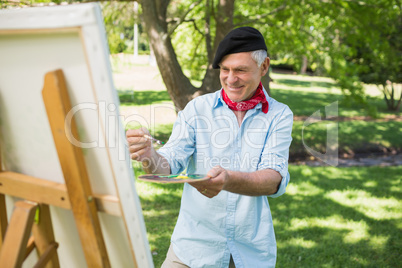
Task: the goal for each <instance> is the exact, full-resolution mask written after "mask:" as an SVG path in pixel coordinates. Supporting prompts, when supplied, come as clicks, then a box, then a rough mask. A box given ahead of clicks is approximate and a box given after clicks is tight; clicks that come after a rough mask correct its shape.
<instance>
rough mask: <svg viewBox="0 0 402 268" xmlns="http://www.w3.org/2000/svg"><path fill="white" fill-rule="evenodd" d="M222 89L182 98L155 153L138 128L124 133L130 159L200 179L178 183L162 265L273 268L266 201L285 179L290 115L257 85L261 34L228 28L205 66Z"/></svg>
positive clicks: (263, 65)
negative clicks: (175, 209) (178, 194)
mask: <svg viewBox="0 0 402 268" xmlns="http://www.w3.org/2000/svg"><path fill="white" fill-rule="evenodd" d="M213 67H214V68H216V69H217V68H219V69H220V81H221V85H222V89H221V90H219V91H217V92H215V93H211V94H206V95H203V96H200V97H198V98H195V99H194V100H192V101H190V102H189V103H188V104H187V106H186V107H185V109H184V110H183V111H181V112H179V114H178V118H177V121H176V123H175V124H174V126H173V131H172V135H171V137H170V139H169V141H168V143H167V144H166V145H165V146H164V147H162V148H161V149H160V150H159V151H158V152H156V151H155V149H154V148H153V147H152V144H151V141H150V140H149V139H146V138H144V135H145V134H148V131H147V130H146V129H139V130H129V131H127V140H128V143H129V145H130V147H129V149H130V153H131V158H132V159H133V160H137V161H141V162H142V163H143V167H144V170H145V171H146V172H147V173H163V174H170V173H172V174H176V173H180V172H181V171H183V170H185V169H187V173H189V174H206V176H207V177H209V179H208V180H206V181H202V182H194V183H191V184H187V183H186V184H184V189H183V196H182V201H181V207H180V213H179V217H178V220H177V224H176V227H175V230H174V232H173V235H172V239H171V246H170V248H169V251H168V254H167V258H166V260H165V262H164V264H163V265H162V267H225V268H226V267H238V268H239V267H252V268H253V267H275V262H276V242H275V235H274V229H273V224H272V217H271V212H270V208H269V204H268V200H267V197H266V196H270V197H277V196H280V195H282V194H283V193H284V192H285V188H286V186H287V184H288V182H289V173H288V154H289V146H290V143H291V140H292V138H291V131H292V124H293V114H292V112H291V111H290V109H289V108H288V107H287V106H286V105H284V104H281V103H279V102H277V101H276V100H274V99H272V98H271V97H269V96H268V95H267V93H266V92H265V90H264V89H263V87H262V84H261V82H260V81H261V77H262V76H264V75H265V74H266V73H267V71H268V67H269V58H268V57H267V47H266V45H265V41H264V38H263V36H262V35H261V33H260V32H259V31H258V30H256V29H254V28H251V27H241V28H237V29H234V30H233V31H231V32H230V33H229V34H228V35H227V36H226V37H225V38H224V39H223V40H222V42H221V43H220V44H219V47H218V50H217V52H216V55H215V59H214V62H213Z"/></svg>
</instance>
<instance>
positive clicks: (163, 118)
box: [113, 55, 402, 167]
mask: <svg viewBox="0 0 402 268" xmlns="http://www.w3.org/2000/svg"><path fill="white" fill-rule="evenodd" d="M117 57H121V58H120V61H121V62H122V63H123V64H122V65H123V67H121V68H118V71H116V72H114V73H113V79H114V83H115V86H116V88H118V89H123V90H124V89H127V90H134V91H144V90H150V89H152V90H155V91H164V90H166V87H165V85H164V83H163V80H162V77H161V75H160V73H159V70H158V67H157V66H156V65H155V64H154V63H153V62H152V61H150V58H149V56H144V55H140V56H138V57H137V58H134V56H127V55H126V56H123V55H117ZM150 63H151V64H150ZM124 66H130V68H124ZM120 115H122V116H124V119H125V120H126V122H125V123H130V121H131V122H132V121H137V122H138V123H140V124H141V125H143V126H146V127H148V128H153V127H154V126H155V125H158V124H170V123H174V121H175V120H176V117H177V115H176V112H175V109H174V106H173V104H172V102H163V103H159V104H152V105H141V106H135V107H133V106H121V107H120ZM391 120H395V118H392V119H391ZM293 164H300V165H309V166H325V165H326V164H325V163H323V162H321V161H318V160H305V161H298V162H294V163H293ZM398 165H402V155H401V154H396V155H377V156H361V157H355V158H352V159H341V158H340V159H339V161H338V166H339V167H350V166H398Z"/></svg>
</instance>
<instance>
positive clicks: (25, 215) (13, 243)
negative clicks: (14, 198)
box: [0, 201, 37, 267]
mask: <svg viewBox="0 0 402 268" xmlns="http://www.w3.org/2000/svg"><path fill="white" fill-rule="evenodd" d="M36 208H37V204H36V203H31V202H26V201H19V202H17V203H15V208H14V212H13V215H12V217H11V219H10V224H9V226H8V228H7V234H6V236H5V238H4V243H3V246H2V248H1V251H0V263H1V265H2V267H21V265H22V263H23V261H24V259H25V251H26V248H27V243H28V239H29V236H30V233H31V227H32V224H33V221H34V218H35V211H36Z"/></svg>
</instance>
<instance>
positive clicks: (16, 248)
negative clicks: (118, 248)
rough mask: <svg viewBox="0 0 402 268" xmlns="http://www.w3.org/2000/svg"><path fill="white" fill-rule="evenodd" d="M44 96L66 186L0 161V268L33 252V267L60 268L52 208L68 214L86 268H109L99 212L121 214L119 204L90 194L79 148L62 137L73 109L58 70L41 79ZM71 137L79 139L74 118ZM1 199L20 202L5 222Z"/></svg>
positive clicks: (14, 262) (21, 261) (4, 206)
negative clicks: (6, 167) (9, 168)
mask: <svg viewBox="0 0 402 268" xmlns="http://www.w3.org/2000/svg"><path fill="white" fill-rule="evenodd" d="M42 96H43V100H44V103H45V106H46V112H47V116H48V119H49V123H50V127H51V130H52V134H53V139H54V142H55V146H56V149H57V152H58V156H59V161H60V164H61V168H62V171H63V174H64V180H65V184H60V183H55V182H50V181H47V180H43V179H39V178H35V177H31V176H27V175H24V174H19V173H15V172H9V171H3V170H1V168H2V165H1V163H2V162H1V159H0V263H1V266H2V267H5V268H6V267H21V265H22V263H23V262H24V260H25V259H26V257H27V255H29V253H31V252H32V250H33V249H34V248H36V250H37V252H38V255H39V260H38V262H37V264H36V265H35V267H59V266H60V265H59V260H58V255H57V247H58V244H57V243H56V242H55V238H54V234H53V228H52V223H51V218H50V209H49V206H50V205H52V206H58V207H62V208H65V209H71V210H72V212H73V215H74V220H75V223H76V227H77V230H78V233H79V236H80V240H81V244H82V247H83V250H84V255H85V259H86V262H87V265H88V267H110V262H109V258H108V254H107V252H106V246H105V242H104V239H103V235H102V232H101V227H100V222H99V217H98V214H97V213H98V211H105V212H108V211H109V210H110V211H113V212H112V214H116V211H119V206H118V202H119V200H116V198H115V197H109V196H94V195H93V193H92V190H91V186H90V183H89V178H88V174H87V170H86V166H85V162H84V157H83V153H82V151H81V148H78V147H76V146H74V145H73V144H71V143H70V141H69V140H68V138H67V137H66V134H65V133H66V132H65V129H64V127H65V126H64V120H65V118H66V115H67V113H68V112H69V111H70V109H71V103H70V100H69V95H68V92H67V88H66V83H65V79H64V75H63V72H62V71H61V70H56V71H53V72H49V73H47V74H46V75H45V83H44V87H43V91H42ZM71 133H73V135H74V136H75V137H76V139H78V131H77V126H76V124H75V122H74V120H73V121H72V123H71ZM0 156H1V155H0ZM5 195H10V196H15V197H19V198H22V199H24V201H19V202H17V203H15V208H14V211H13V213H12V216H11V219H10V223H9V224H8V223H7V213H6V205H5ZM37 210H38V211H39V213H37V212H36V211H37ZM35 213H36V214H37V215H39V222H36V223H34V218H35ZM117 214H119V212H117ZM7 226H8V227H7ZM6 228H7V232H6ZM31 232H32V236H31V237H30V234H31Z"/></svg>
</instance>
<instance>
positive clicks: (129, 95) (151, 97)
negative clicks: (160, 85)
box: [117, 90, 171, 105]
mask: <svg viewBox="0 0 402 268" xmlns="http://www.w3.org/2000/svg"><path fill="white" fill-rule="evenodd" d="M117 92H118V94H119V99H120V103H121V104H123V105H124V104H131V105H150V104H155V103H160V102H163V101H171V99H170V96H169V94H168V92H167V91H152V90H148V91H132V90H118V91H117Z"/></svg>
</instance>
